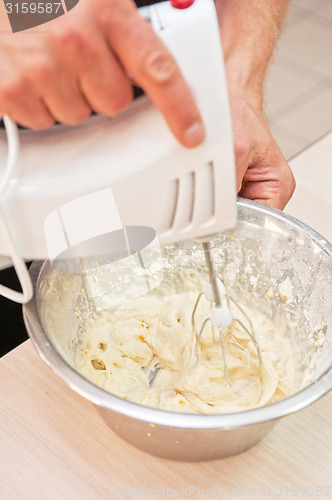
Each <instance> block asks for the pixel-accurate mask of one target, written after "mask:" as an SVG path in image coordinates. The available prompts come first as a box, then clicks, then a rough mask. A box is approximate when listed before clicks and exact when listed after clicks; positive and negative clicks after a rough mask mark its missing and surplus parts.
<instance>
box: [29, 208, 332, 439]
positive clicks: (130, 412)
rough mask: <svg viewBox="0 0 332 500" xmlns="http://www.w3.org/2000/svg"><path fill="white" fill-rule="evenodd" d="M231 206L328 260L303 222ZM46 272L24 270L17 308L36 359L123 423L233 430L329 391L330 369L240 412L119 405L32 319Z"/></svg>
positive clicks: (320, 240)
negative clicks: (303, 238)
mask: <svg viewBox="0 0 332 500" xmlns="http://www.w3.org/2000/svg"><path fill="white" fill-rule="evenodd" d="M237 205H238V206H240V207H242V208H252V209H254V210H256V211H258V212H263V213H265V214H269V215H272V216H273V217H275V218H277V219H281V220H283V221H285V220H286V222H287V223H288V224H290V225H292V226H295V227H296V228H297V229H301V230H304V231H305V232H306V234H307V235H309V236H310V237H311V239H312V240H314V241H315V242H316V244H318V245H319V246H320V247H321V248H322V249H323V250H324V251H325V252H326V253H328V255H329V256H330V257H331V258H332V245H331V243H329V242H328V241H327V240H326V239H325V238H324V237H323V236H322V235H320V234H319V233H317V232H316V231H315V230H314V229H312V228H311V227H309V226H307V225H306V224H304V223H303V222H301V221H299V220H297V219H296V218H294V217H292V216H291V215H289V214H285V213H283V212H281V211H280V210H277V209H275V208H271V207H268V206H265V205H262V204H260V203H257V202H253V201H251V200H245V199H241V198H239V199H238V201H237ZM49 267H50V263H49V261H34V262H33V263H32V265H31V267H30V270H29V272H30V276H31V280H32V283H33V288H34V296H33V298H32V299H31V300H30V302H28V303H27V304H25V305H24V306H23V317H24V321H25V325H26V328H27V331H28V334H29V337H30V338H31V340H32V343H33V345H34V346H35V348H36V350H37V352H38V353H39V355H40V357H41V358H42V359H43V360H44V362H46V364H47V365H48V366H49V367H50V368H51V369H52V370H53V372H54V373H55V374H56V375H58V376H59V377H60V378H61V379H62V380H63V381H64V382H66V384H67V385H68V386H69V387H70V388H71V389H72V390H74V391H75V392H77V393H78V394H80V395H81V396H82V397H84V398H85V399H87V400H89V401H91V402H92V403H94V404H95V405H97V406H99V407H102V408H104V409H108V410H111V411H113V412H117V413H120V414H122V415H125V416H126V417H130V418H133V419H136V420H141V421H144V422H149V423H154V424H158V425H162V426H168V427H181V428H188V429H216V428H218V429H224V430H228V429H233V428H239V427H247V426H251V425H255V424H260V423H263V422H267V421H272V420H276V419H279V418H282V417H284V416H286V415H289V414H292V413H295V412H297V411H299V410H301V409H303V408H304V407H306V406H309V405H310V404H312V403H313V402H315V401H316V400H318V399H319V398H321V397H322V396H324V395H325V394H326V393H328V392H329V391H330V390H331V389H332V364H331V366H330V367H329V368H328V369H327V370H326V371H325V372H324V373H323V374H321V376H320V377H319V378H318V379H317V380H315V381H314V382H312V383H311V384H310V385H309V386H307V387H305V388H304V389H302V390H300V391H298V392H297V393H295V394H293V395H291V396H288V397H287V398H284V399H282V400H280V401H278V402H276V403H272V404H270V405H267V406H262V407H258V408H253V409H249V410H244V411H238V412H232V413H219V414H192V413H185V412H183V413H182V412H181V413H178V412H173V411H166V410H161V409H157V408H152V407H148V406H143V405H140V404H138V403H134V402H131V401H128V400H124V399H123V398H121V397H118V396H116V395H114V394H111V393H110V392H108V391H106V390H105V389H103V388H101V387H98V386H97V385H95V384H94V383H93V382H91V381H89V380H88V379H86V378H85V377H83V375H81V374H80V373H78V372H77V371H76V370H75V369H74V368H72V367H71V366H70V365H69V364H68V363H67V361H65V359H64V358H63V357H62V356H61V354H60V353H59V352H58V351H57V350H56V348H55V347H54V346H53V344H52V342H51V341H50V339H49V337H48V335H47V333H46V332H45V331H44V329H43V327H42V324H41V321H40V320H39V313H38V292H39V288H40V284H41V278H42V276H43V275H44V273H45V271H47V269H48V268H49Z"/></svg>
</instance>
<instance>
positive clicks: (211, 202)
mask: <svg viewBox="0 0 332 500" xmlns="http://www.w3.org/2000/svg"><path fill="white" fill-rule="evenodd" d="M171 199H172V200H173V212H172V215H171V218H170V223H169V230H170V231H185V230H186V229H189V228H190V226H192V225H193V224H195V225H196V226H197V227H198V226H203V225H205V224H207V223H210V222H211V220H212V219H213V218H214V217H215V202H216V200H215V172H214V163H213V161H209V162H207V163H205V164H203V165H201V166H200V167H198V168H197V169H196V170H194V171H192V172H188V173H187V174H185V175H183V176H181V177H179V178H177V179H175V180H174V181H173V182H172V197H171Z"/></svg>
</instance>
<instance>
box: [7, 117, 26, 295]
mask: <svg viewBox="0 0 332 500" xmlns="http://www.w3.org/2000/svg"><path fill="white" fill-rule="evenodd" d="M0 118H1V117H0ZM2 119H3V122H4V125H5V129H6V134H7V141H8V155H7V163H6V166H5V170H4V175H3V176H2V178H1V179H0V227H2V235H3V237H4V240H5V243H6V246H7V248H8V250H9V254H10V258H11V259H12V263H13V266H14V268H15V271H16V274H17V277H18V279H19V282H20V285H21V288H22V292H16V291H15V290H12V289H11V288H8V287H6V286H4V285H1V284H0V295H2V296H3V297H6V298H7V299H9V300H12V301H14V302H18V303H19V304H25V303H27V302H29V300H30V299H31V298H32V296H33V287H32V283H31V278H30V275H29V271H28V269H27V266H26V264H25V262H24V260H23V259H22V257H21V255H20V252H19V250H18V248H17V245H16V243H15V241H14V238H13V236H12V234H11V230H10V225H9V223H8V221H7V219H6V216H5V211H4V207H3V196H4V193H5V191H6V189H7V187H8V184H9V182H10V179H11V177H12V175H13V173H14V169H15V165H16V161H17V157H18V153H19V137H18V130H17V126H16V124H15V123H14V122H13V121H12V120H11V119H10V118H9V117H8V116H3V117H2Z"/></svg>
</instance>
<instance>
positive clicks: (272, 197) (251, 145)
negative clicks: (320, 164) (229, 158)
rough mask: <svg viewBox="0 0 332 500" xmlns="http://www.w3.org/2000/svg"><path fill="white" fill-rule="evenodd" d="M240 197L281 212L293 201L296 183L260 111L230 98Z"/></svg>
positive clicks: (241, 101) (235, 97)
mask: <svg viewBox="0 0 332 500" xmlns="http://www.w3.org/2000/svg"><path fill="white" fill-rule="evenodd" d="M230 104H231V112H232V121H233V136H234V146H235V161H236V178H237V189H238V194H239V195H240V196H242V197H244V198H249V199H251V200H255V201H258V202H261V203H265V204H266V205H270V206H272V207H274V208H278V209H279V210H283V209H284V207H285V205H286V204H287V203H288V201H289V200H290V198H291V196H292V194H293V192H294V189H295V180H294V177H293V174H292V171H291V169H290V167H289V165H288V164H287V162H286V160H285V158H284V157H283V155H282V153H281V151H280V149H279V147H278V145H277V143H276V141H275V140H274V138H273V137H272V135H271V132H270V131H269V129H268V126H267V124H266V122H265V119H264V116H263V112H262V111H261V107H260V106H259V105H258V106H255V105H254V104H253V103H252V102H250V101H249V99H248V100H246V99H245V98H244V97H242V96H241V97H238V96H231V97H230Z"/></svg>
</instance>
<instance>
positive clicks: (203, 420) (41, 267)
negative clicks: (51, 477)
mask: <svg viewBox="0 0 332 500" xmlns="http://www.w3.org/2000/svg"><path fill="white" fill-rule="evenodd" d="M213 257H214V260H215V263H216V268H217V272H218V274H219V275H220V276H221V279H222V280H223V282H224V283H225V286H226V288H227V289H228V290H231V293H232V295H233V296H234V297H235V298H236V299H237V300H239V301H241V302H242V303H246V304H247V305H249V306H251V307H254V308H255V307H256V308H257V307H258V308H260V310H263V312H266V314H268V315H270V316H271V317H273V320H274V321H275V323H276V324H277V325H278V328H280V330H282V331H283V332H285V331H287V325H288V324H289V321H292V322H293V323H294V322H296V328H295V329H294V333H293V335H295V336H296V339H295V340H296V341H297V342H298V344H299V345H301V349H302V352H301V359H302V362H303V367H304V369H309V367H311V370H313V382H312V383H310V385H308V386H307V387H305V388H304V389H302V390H301V391H299V392H297V393H296V394H293V395H292V396H290V397H288V398H285V399H283V400H281V401H279V402H277V403H274V404H271V405H268V406H264V407H261V408H255V409H252V410H248V411H242V412H238V413H232V414H217V415H202V414H200V415H198V414H187V413H181V414H180V413H175V412H167V411H163V410H158V409H154V408H149V407H145V406H142V405H138V404H135V403H132V402H129V401H126V400H123V399H121V398H119V397H117V396H115V395H113V394H110V393H108V392H106V391H105V390H103V389H101V388H100V387H97V386H96V385H94V384H93V383H91V382H90V381H89V380H87V379H85V378H84V377H82V376H81V375H80V374H79V373H78V372H77V371H76V370H75V367H74V363H73V353H74V351H75V347H76V345H77V332H78V318H77V316H76V315H75V307H76V303H77V298H78V296H79V294H80V292H81V288H82V277H81V276H80V275H73V276H72V279H71V281H70V289H69V290H68V288H66V287H65V286H63V285H62V282H61V276H62V275H61V273H58V271H54V270H53V269H52V268H51V266H50V264H49V262H34V263H33V265H32V266H31V269H30V273H31V276H32V279H33V283H34V287H35V295H34V299H33V300H32V301H31V302H30V303H29V304H27V305H25V306H24V319H25V323H26V327H27V330H28V333H29V335H30V337H31V339H32V341H33V343H34V345H35V347H36V348H37V350H38V352H39V353H40V355H41V357H42V358H43V359H44V360H45V361H46V363H47V364H48V365H49V366H50V367H51V368H52V369H53V370H54V371H55V372H56V373H57V374H58V376H59V377H61V378H62V379H63V380H64V381H65V382H66V383H67V384H68V385H69V386H70V387H71V388H72V389H73V390H75V391H76V392H78V393H79V394H81V395H82V396H83V397H85V398H86V399H88V400H90V401H91V402H92V403H94V404H95V405H97V408H98V411H99V412H100V414H101V415H102V417H103V418H104V419H105V421H106V422H107V424H108V425H109V426H110V427H111V429H113V430H114V431H115V432H116V433H118V434H119V435H120V436H121V437H122V438H123V439H125V440H127V441H128V442H130V443H131V444H133V445H134V446H136V447H138V448H140V449H143V450H144V451H147V452H148V453H152V454H155V455H158V456H162V457H166V458H172V459H177V460H195V461H197V460H209V459H215V458H221V457H225V456H229V455H233V454H236V453H239V452H242V451H244V450H245V449H247V448H249V447H250V446H253V445H254V444H255V443H256V442H257V441H259V440H260V439H261V438H262V437H263V436H264V435H265V434H266V432H267V431H268V430H269V429H270V428H271V426H272V425H273V423H274V422H275V421H276V420H277V419H279V418H281V417H284V416H286V415H288V414H291V413H293V412H295V411H298V410H301V409H302V408H304V407H306V406H308V405H309V404H311V403H313V402H314V401H315V400H317V399H318V398H320V397H321V396H323V395H324V394H326V393H327V392H328V391H329V390H330V389H331V388H332V356H331V352H332V308H331V307H330V304H331V299H332V246H331V244H330V243H329V242H328V241H326V240H325V239H324V238H323V237H322V236H320V235H319V234H318V233H316V232H315V231H313V230H312V229H311V228H309V227H307V226H306V225H304V224H303V223H301V222H299V221H297V220H295V219H294V218H292V217H289V216H287V215H285V214H284V213H282V212H279V211H277V210H274V209H271V208H268V207H265V206H263V205H259V204H257V203H253V202H250V201H246V200H239V201H238V226H237V228H236V229H234V230H232V231H230V232H226V233H223V234H221V235H218V236H217V237H216V238H215V239H214V241H213ZM162 259H163V262H164V268H163V271H164V272H165V273H166V274H167V273H172V276H173V277H174V279H175V280H176V279H178V276H177V274H176V273H177V269H179V268H180V267H182V268H183V267H187V268H188V270H190V269H191V268H193V267H195V269H196V270H197V269H202V272H205V267H204V259H203V252H202V250H201V248H200V245H198V244H195V243H193V242H188V241H187V242H181V243H179V244H176V245H173V246H168V247H165V248H163V249H162ZM165 262H166V264H165ZM188 272H189V271H188ZM54 273H56V275H57V276H58V279H57V280H56V281H57V286H56V289H55V288H54V287H52V286H50V283H53V281H52V277H54ZM188 279H190V273H189V274H188ZM180 281H181V280H180V279H179V286H181V283H180ZM285 287H286V288H287V291H288V293H287V296H285V295H284V293H285V292H284V290H285ZM271 289H273V290H278V291H279V292H280V293H276V294H274V295H273V297H272V298H271V300H269V301H267V300H266V295H267V293H268V292H269V290H271ZM281 292H283V293H281ZM318 334H319V335H320V336H323V339H324V342H323V344H322V345H321V346H320V345H317V342H316V338H317V335H318Z"/></svg>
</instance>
